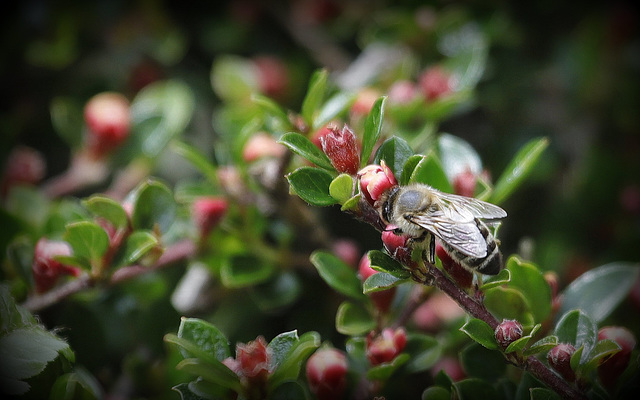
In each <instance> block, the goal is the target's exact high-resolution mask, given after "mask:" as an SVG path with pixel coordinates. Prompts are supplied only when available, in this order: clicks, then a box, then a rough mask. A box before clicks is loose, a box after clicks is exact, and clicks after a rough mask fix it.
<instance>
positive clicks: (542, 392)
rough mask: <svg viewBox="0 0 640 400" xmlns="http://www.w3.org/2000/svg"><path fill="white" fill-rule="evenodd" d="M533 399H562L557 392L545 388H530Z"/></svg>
mask: <svg viewBox="0 0 640 400" xmlns="http://www.w3.org/2000/svg"><path fill="white" fill-rule="evenodd" d="M530 396H531V397H530V399H531V400H562V397H560V396H559V395H558V394H557V393H556V392H554V391H553V390H550V389H545V388H539V387H538V388H531V389H530Z"/></svg>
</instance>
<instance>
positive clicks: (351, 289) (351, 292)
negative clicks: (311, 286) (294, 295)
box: [309, 251, 364, 300]
mask: <svg viewBox="0 0 640 400" xmlns="http://www.w3.org/2000/svg"><path fill="white" fill-rule="evenodd" d="M309 259H310V260H311V263H312V264H313V265H314V266H315V267H316V269H317V270H318V273H319V274H320V277H321V278H322V279H324V281H325V282H326V283H327V284H328V285H329V286H331V287H332V288H333V289H335V290H337V291H338V292H340V293H342V294H344V295H345V296H349V297H351V298H353V299H360V300H362V299H364V294H363V293H362V284H361V282H360V279H359V278H358V275H357V274H356V271H354V269H353V268H351V267H350V266H348V265H347V264H346V263H345V262H344V261H342V260H340V259H339V258H338V257H336V256H335V255H333V254H331V253H328V252H325V251H314V252H313V253H312V254H311V257H309Z"/></svg>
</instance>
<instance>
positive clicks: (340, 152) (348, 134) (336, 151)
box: [319, 124, 360, 175]
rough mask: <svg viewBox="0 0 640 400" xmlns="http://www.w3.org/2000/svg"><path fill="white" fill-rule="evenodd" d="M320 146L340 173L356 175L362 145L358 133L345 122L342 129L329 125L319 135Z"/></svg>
mask: <svg viewBox="0 0 640 400" xmlns="http://www.w3.org/2000/svg"><path fill="white" fill-rule="evenodd" d="M319 141H320V147H321V148H322V151H324V153H325V154H326V155H327V157H329V160H331V164H332V165H333V167H334V168H335V169H336V171H338V172H340V173H347V174H349V175H355V174H356V173H357V172H358V168H360V146H358V138H357V137H356V134H355V133H353V131H352V130H351V129H350V128H349V127H348V126H347V125H346V124H345V125H344V126H343V127H342V129H339V128H338V127H337V126H335V125H332V124H330V125H328V126H327V128H326V131H325V132H323V133H322V134H321V135H320V136H319Z"/></svg>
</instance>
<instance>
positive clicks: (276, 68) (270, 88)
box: [253, 56, 289, 98]
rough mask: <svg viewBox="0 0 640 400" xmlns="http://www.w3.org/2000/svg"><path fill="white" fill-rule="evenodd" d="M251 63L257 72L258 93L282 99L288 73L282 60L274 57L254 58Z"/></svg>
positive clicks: (287, 81)
mask: <svg viewBox="0 0 640 400" xmlns="http://www.w3.org/2000/svg"><path fill="white" fill-rule="evenodd" d="M253 63H254V64H255V66H256V67H257V70H258V86H259V88H260V92H261V93H264V94H266V95H267V96H271V97H276V98H280V97H283V95H284V94H286V91H287V88H288V86H289V71H287V67H286V65H285V64H284V63H283V62H282V60H280V59H279V58H276V57H270V56H261V57H256V58H255V59H254V60H253Z"/></svg>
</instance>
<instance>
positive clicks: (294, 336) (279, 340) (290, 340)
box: [267, 330, 300, 371]
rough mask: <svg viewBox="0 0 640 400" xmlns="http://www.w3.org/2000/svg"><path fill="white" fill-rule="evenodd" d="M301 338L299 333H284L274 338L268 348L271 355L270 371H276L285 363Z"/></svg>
mask: <svg viewBox="0 0 640 400" xmlns="http://www.w3.org/2000/svg"><path fill="white" fill-rule="evenodd" d="M299 340H300V338H299V337H298V331H295V330H293V331H289V332H283V333H281V334H279V335H278V336H276V337H274V338H273V339H272V340H271V341H270V342H269V345H268V346H267V348H268V349H269V351H270V353H271V358H270V359H269V369H270V370H272V371H273V370H275V369H276V367H277V366H279V365H280V363H282V361H284V359H285V358H286V356H287V354H288V353H289V351H290V350H291V348H292V347H293V346H294V345H295V344H296V343H298V341H299Z"/></svg>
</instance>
